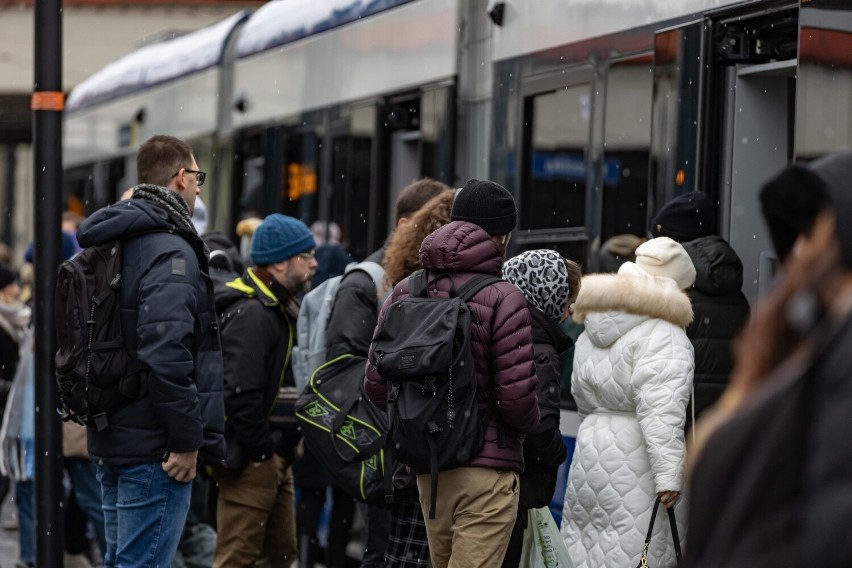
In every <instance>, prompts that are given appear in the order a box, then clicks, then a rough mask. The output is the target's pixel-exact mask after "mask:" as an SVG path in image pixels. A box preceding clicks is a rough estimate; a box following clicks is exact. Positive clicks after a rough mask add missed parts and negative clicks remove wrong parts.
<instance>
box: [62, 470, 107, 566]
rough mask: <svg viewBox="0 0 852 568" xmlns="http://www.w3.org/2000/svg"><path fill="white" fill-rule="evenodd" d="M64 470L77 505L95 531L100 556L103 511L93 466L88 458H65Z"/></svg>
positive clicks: (103, 540)
mask: <svg viewBox="0 0 852 568" xmlns="http://www.w3.org/2000/svg"><path fill="white" fill-rule="evenodd" d="M65 468H66V469H67V470H68V475H69V476H70V477H71V490H72V491H74V496H75V497H76V498H77V504H78V505H79V506H80V508H81V509H82V510H83V512H84V513H86V516H87V517H89V522H90V523H92V527H93V528H94V529H95V536H96V537H97V539H98V547H99V548H100V549H101V554H106V534H104V510H103V505H102V503H101V486H100V484H99V483H98V479H97V472H96V470H95V464H93V463H92V462H91V461H89V459H88V458H65Z"/></svg>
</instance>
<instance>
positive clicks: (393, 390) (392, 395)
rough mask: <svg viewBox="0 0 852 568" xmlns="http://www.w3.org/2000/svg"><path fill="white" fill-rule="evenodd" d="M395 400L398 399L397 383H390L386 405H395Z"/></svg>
mask: <svg viewBox="0 0 852 568" xmlns="http://www.w3.org/2000/svg"><path fill="white" fill-rule="evenodd" d="M397 398H399V383H391V384H390V388H389V389H388V404H396V399H397Z"/></svg>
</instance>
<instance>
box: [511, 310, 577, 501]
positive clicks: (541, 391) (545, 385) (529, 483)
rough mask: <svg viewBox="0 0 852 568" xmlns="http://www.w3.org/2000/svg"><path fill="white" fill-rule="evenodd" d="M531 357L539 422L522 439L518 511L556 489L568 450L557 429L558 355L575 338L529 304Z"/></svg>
mask: <svg viewBox="0 0 852 568" xmlns="http://www.w3.org/2000/svg"><path fill="white" fill-rule="evenodd" d="M530 318H531V320H532V332H533V357H534V359H535V374H536V376H537V377H538V386H537V387H536V389H537V391H538V407H539V410H540V412H541V422H540V423H539V425H538V426H536V427H535V428H534V429H533V430H532V431H531V432H529V433H528V434H527V436H526V439H525V440H524V464H525V468H524V472H523V473H522V474H521V494H520V504H519V508H518V510H519V511H520V510H521V508H523V509H524V512H525V511H526V509H532V508H538V507H546V506H547V505H548V504H550V500H551V499H552V498H553V492H554V490H555V489H556V474H557V470H558V469H559V466H560V465H562V462H564V461H565V458H566V457H567V455H568V451H567V449H566V448H565V443H564V442H563V441H562V433H561V432H560V431H559V408H560V404H559V398H560V397H559V390H560V387H559V378H560V374H561V373H560V371H561V368H560V367H561V366H560V362H559V355H560V354H561V353H562V352H564V351H565V350H566V349H568V348H570V347H571V346H572V345H573V344H574V341H573V340H572V339H571V338H570V337H568V336H567V335H565V333H563V332H562V330H561V329H559V326H558V325H556V323H555V322H554V321H552V320H551V319H550V318H548V317H547V316H546V315H545V314H544V313H543V312H542V311H541V310H539V309H538V308H535V307H533V306H530Z"/></svg>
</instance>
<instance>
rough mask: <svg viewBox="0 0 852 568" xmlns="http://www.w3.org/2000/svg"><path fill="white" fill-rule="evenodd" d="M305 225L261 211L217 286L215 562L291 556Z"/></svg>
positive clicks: (309, 244) (306, 266)
mask: <svg viewBox="0 0 852 568" xmlns="http://www.w3.org/2000/svg"><path fill="white" fill-rule="evenodd" d="M315 247H316V243H315V241H314V237H313V235H312V234H311V231H310V229H308V227H307V226H305V224H304V223H302V222H301V221H299V220H298V219H294V218H293V217H288V216H286V215H281V214H278V213H275V214H272V215H269V216H268V217H266V218H265V219H264V220H263V222H262V223H261V224H260V225H259V226H258V227H257V229H256V230H255V232H254V235H253V236H252V240H251V247H250V249H249V256H250V257H251V262H252V263H253V265H254V266H252V267H251V268H248V269H247V270H246V271H245V272H244V273H243V275H242V276H240V277H239V278H236V279H235V280H233V281H231V282H228V283H226V284H224V285H222V286H220V287H218V288H217V291H216V308H217V310H216V311H217V312H218V313H219V314H220V316H221V335H222V350H223V353H224V359H225V410H226V414H227V416H228V420H227V423H226V424H227V427H226V429H225V438H226V440H227V458H226V462H227V463H226V467H225V468H219V469H217V470H215V471H214V476H215V478H216V480H217V481H218V482H219V505H218V512H217V521H218V522H217V524H218V530H219V534H218V538H217V542H216V558H215V561H214V564H213V566H214V567H215V568H220V567H227V568H234V567H240V566H246V567H249V566H255V565H256V563H258V562H261V561H266V562H268V563H269V565H271V566H290V565H291V564H293V562H295V560H296V520H295V504H294V486H293V473H292V468H291V464H292V463H293V460H294V459H295V450H296V446H297V444H298V443H299V432H298V428H297V426H296V420H295V408H294V405H295V402H296V394H297V393H296V387H295V382H294V380H293V372H292V370H291V366H290V355H291V352H292V350H293V345H294V344H295V342H296V319H297V317H298V315H299V296H300V294H301V293H302V292H306V291H307V290H309V289H310V286H311V280H312V279H313V276H314V272H315V271H316V268H317V262H316V259H315V258H314V248H315Z"/></svg>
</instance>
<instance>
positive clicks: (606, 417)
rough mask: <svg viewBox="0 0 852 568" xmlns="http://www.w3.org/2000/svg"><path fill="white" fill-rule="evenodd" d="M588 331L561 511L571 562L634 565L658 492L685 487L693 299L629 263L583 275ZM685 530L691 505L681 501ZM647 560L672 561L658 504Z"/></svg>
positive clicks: (575, 383) (578, 311)
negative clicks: (688, 330)
mask: <svg viewBox="0 0 852 568" xmlns="http://www.w3.org/2000/svg"><path fill="white" fill-rule="evenodd" d="M574 310H575V319H577V321H585V328H586V331H585V332H584V333H583V334H582V335H581V336H580V337H579V339H578V340H577V345H576V350H575V354H574V371H573V375H572V387H571V392H572V393H573V394H574V398H575V399H576V401H577V406H578V408H579V411H580V414H581V415H582V416H583V421H582V423H581V425H580V429H579V432H578V434H577V444H576V448H575V450H574V458H573V460H572V462H571V471H570V474H569V477H568V490H567V493H566V496H565V506H564V510H563V513H562V514H563V517H562V529H561V530H562V535H563V536H564V538H565V542H566V544H567V547H568V552H569V555H570V557H571V559H572V561H573V564H574V566H578V567H588V568H601V567H604V566H606V567H613V568H616V567H618V568H632V567H634V566H637V565H638V564H639V556H640V554H641V551H642V546H643V544H644V541H645V535H646V533H647V530H648V523H649V521H650V518H651V510H652V508H653V504H654V499H655V498H656V494H657V493H658V492H661V491H681V488H682V477H683V464H684V435H683V425H684V420H685V414H686V408H687V404H688V402H689V396H690V391H691V387H692V375H693V368H694V357H693V351H692V345H691V343H690V341H689V339H688V338H687V337H686V333H685V332H684V327H685V326H686V325H687V324H688V323H689V321H690V320H691V319H692V308H691V306H690V303H689V298H688V297H687V296H686V294H684V293H683V292H681V291H680V290H678V289H677V286H676V285H675V283H674V281H673V280H669V279H668V278H654V277H652V276H648V275H646V274H645V273H644V272H642V271H641V269H639V268H638V267H636V266H635V265H633V264H632V263H627V264H626V265H624V266H623V267H622V270H621V271H620V273H619V274H618V275H613V274H596V275H591V276H587V277H585V278H584V279H583V285H582V288H581V290H580V296H579V297H578V299H577V303H576V304H575V306H574ZM676 512H677V514H678V530H679V532H680V537H681V539H682V541H683V540H684V537H685V532H686V530H685V525H684V524H683V522H684V521H685V518H686V510H685V508H684V507H683V506H682V505H680V506H678V507H676ZM648 558H649V565H650V566H653V567H664V566H665V567H668V566H674V565H675V555H674V547H673V544H672V537H671V532H670V529H669V524H668V518H667V515H666V514H665V509H664V507H662V506H661V508H660V513H659V514H658V516H657V519H656V522H655V525H654V537H653V538H652V540H651V549H650V552H649V555H648Z"/></svg>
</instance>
